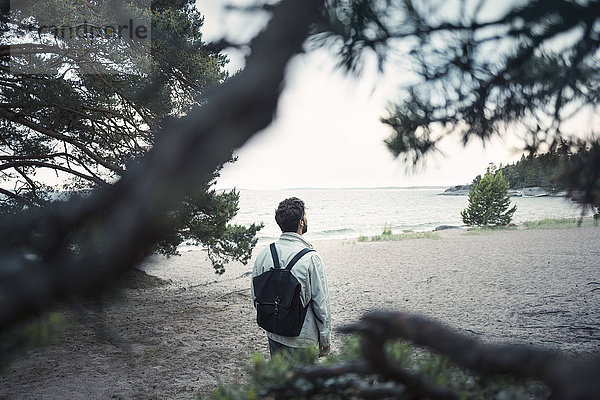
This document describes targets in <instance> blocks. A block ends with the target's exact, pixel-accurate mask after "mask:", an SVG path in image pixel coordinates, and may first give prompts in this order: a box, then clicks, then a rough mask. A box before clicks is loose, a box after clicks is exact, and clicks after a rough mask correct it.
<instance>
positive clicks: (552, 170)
mask: <svg viewBox="0 0 600 400" xmlns="http://www.w3.org/2000/svg"><path fill="white" fill-rule="evenodd" d="M588 152H589V150H588V149H586V148H583V149H580V150H578V151H576V152H572V151H571V150H570V149H569V148H568V147H559V148H558V149H552V150H550V151H549V152H547V153H542V154H530V155H528V156H525V155H523V156H521V159H520V160H519V161H517V162H516V163H513V164H510V165H506V166H503V167H502V166H501V167H500V168H499V171H501V172H502V174H503V175H504V177H505V178H506V180H508V183H509V185H510V188H511V189H522V188H525V187H534V186H540V187H542V188H544V189H545V190H547V191H549V192H557V191H562V190H566V189H567V182H566V180H565V178H564V171H565V168H566V167H567V166H568V165H569V163H570V161H571V160H572V159H573V158H577V157H581V156H582V155H585V154H586V153H588Z"/></svg>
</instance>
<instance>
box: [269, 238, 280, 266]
mask: <svg viewBox="0 0 600 400" xmlns="http://www.w3.org/2000/svg"><path fill="white" fill-rule="evenodd" d="M269 247H270V248H271V257H273V268H279V257H278V256H277V249H276V248H275V243H271V246H269Z"/></svg>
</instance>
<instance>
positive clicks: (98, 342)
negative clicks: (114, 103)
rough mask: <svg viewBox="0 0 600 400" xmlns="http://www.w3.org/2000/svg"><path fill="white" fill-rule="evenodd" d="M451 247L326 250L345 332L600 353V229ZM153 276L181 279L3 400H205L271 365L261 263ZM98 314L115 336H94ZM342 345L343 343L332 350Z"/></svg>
mask: <svg viewBox="0 0 600 400" xmlns="http://www.w3.org/2000/svg"><path fill="white" fill-rule="evenodd" d="M441 236H442V237H441V238H440V239H411V240H402V241H395V242H369V243H364V242H356V241H355V240H345V241H320V242H315V243H314V244H315V247H316V248H317V250H318V251H319V252H320V253H321V255H322V257H323V260H324V261H325V266H326V271H327V277H328V280H329V286H330V293H331V309H332V313H333V325H334V327H335V326H340V325H343V324H346V323H350V322H353V321H356V320H357V319H358V318H359V317H360V316H361V315H362V314H363V313H364V312H366V311H368V310H373V309H392V310H402V311H410V312H418V313H422V314H425V315H428V316H431V317H434V318H438V319H439V320H441V321H443V322H445V323H447V324H449V325H451V326H454V327H455V328H457V329H459V330H461V331H463V332H466V333H468V334H470V335H473V336H475V337H477V338H479V339H480V340H483V341H486V342H510V343H519V344H533V345H537V346H545V347H549V348H553V349H559V350H562V351H565V352H570V353H575V354H590V353H599V352H600V307H599V306H598V305H599V304H600V302H599V300H600V247H599V246H598V244H599V243H600V228H594V227H589V228H580V229H573V228H571V229H547V230H542V229H540V230H523V229H518V230H511V231H499V232H491V233H485V234H465V233H464V231H460V230H453V231H443V232H441ZM255 253H256V252H255ZM144 269H145V270H146V271H147V272H149V273H151V274H153V275H157V276H160V277H162V278H165V279H170V280H172V282H171V283H170V284H168V285H165V286H161V287H156V288H151V289H139V290H128V291H126V292H125V294H124V295H121V296H120V298H119V299H118V300H116V301H113V302H111V303H106V304H105V306H104V307H103V311H102V313H99V312H98V311H97V310H96V311H95V310H94V309H89V310H88V311H87V312H84V313H72V312H67V313H66V316H67V324H66V331H65V334H64V335H62V336H61V337H60V338H58V340H57V342H56V343H55V344H54V345H52V346H50V347H46V348H43V349H37V350H34V351H31V352H30V353H29V354H27V355H25V356H23V357H20V358H19V359H17V360H16V361H15V362H13V363H12V364H11V365H10V366H8V367H6V368H4V370H3V371H2V376H1V377H0V398H1V399H84V398H85V399H175V398H176V399H193V398H195V396H196V395H198V394H200V395H207V394H209V393H210V392H211V390H212V389H214V388H215V387H216V386H217V385H219V384H220V383H233V382H243V381H244V379H245V374H246V367H247V365H248V363H249V359H250V357H251V355H252V354H253V353H255V352H260V353H263V354H265V355H266V354H267V344H266V338H265V335H264V333H263V332H262V331H261V329H260V328H258V326H257V325H256V324H255V322H254V311H253V309H252V306H251V304H250V298H249V282H250V281H249V279H250V278H249V270H250V266H243V265H241V264H233V265H230V266H228V268H227V272H226V273H225V275H223V276H216V275H215V274H214V273H213V271H212V267H211V266H210V263H209V262H208V260H207V258H206V256H205V254H204V253H203V252H201V251H190V252H186V253H183V254H182V255H181V256H180V257H172V258H170V259H166V258H164V257H153V258H152V259H150V260H148V262H147V263H145V265H144ZM99 317H101V318H102V319H103V320H104V321H105V322H106V326H108V327H109V328H110V330H111V335H109V336H106V335H102V334H100V333H99V330H98V329H96V328H94V327H95V326H96V323H95V321H97V320H98V318H99ZM341 339H342V337H341V335H339V334H334V338H333V351H335V349H336V347H338V346H339V343H340V340H341Z"/></svg>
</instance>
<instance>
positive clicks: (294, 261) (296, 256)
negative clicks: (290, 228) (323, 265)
mask: <svg viewBox="0 0 600 400" xmlns="http://www.w3.org/2000/svg"><path fill="white" fill-rule="evenodd" d="M311 251H314V250H313V249H302V250H300V252H299V253H298V254H296V255H295V256H294V258H292V261H290V263H289V264H288V266H287V267H285V269H287V270H288V271H291V270H292V267H293V266H294V264H296V262H298V260H299V259H301V258H302V256H304V255H305V254H306V253H310V252H311Z"/></svg>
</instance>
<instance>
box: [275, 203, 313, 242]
mask: <svg viewBox="0 0 600 400" xmlns="http://www.w3.org/2000/svg"><path fill="white" fill-rule="evenodd" d="M275 221H277V225H279V227H280V228H281V231H282V232H296V233H298V234H299V235H302V234H303V233H306V231H307V229H308V222H307V220H306V213H305V212H304V202H303V201H302V200H300V199H299V198H297V197H290V198H289V199H285V200H283V201H282V202H281V203H279V206H278V207H277V210H275Z"/></svg>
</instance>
